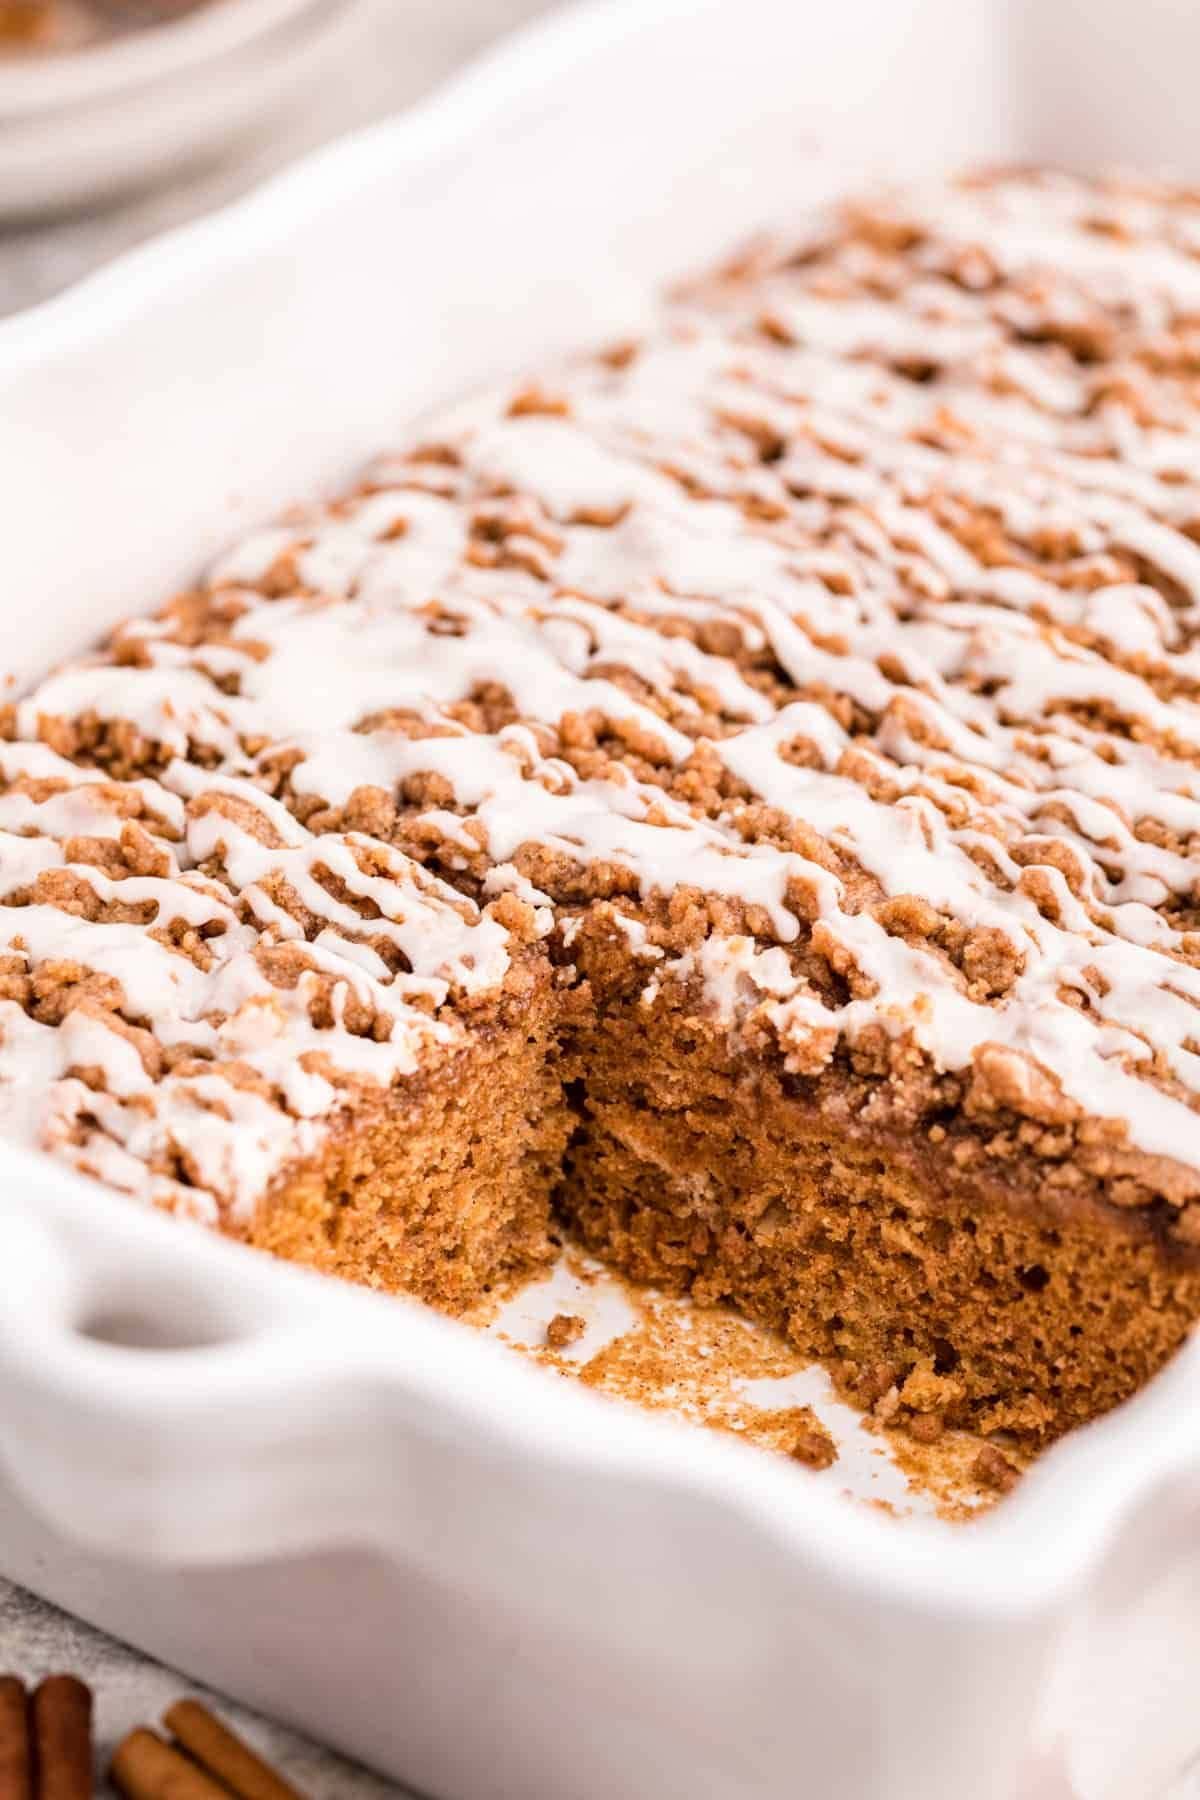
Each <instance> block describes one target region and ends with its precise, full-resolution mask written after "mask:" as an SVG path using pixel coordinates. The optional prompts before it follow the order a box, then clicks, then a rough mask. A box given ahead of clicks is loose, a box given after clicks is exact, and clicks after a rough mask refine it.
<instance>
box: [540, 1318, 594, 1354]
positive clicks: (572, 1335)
mask: <svg viewBox="0 0 1200 1800" xmlns="http://www.w3.org/2000/svg"><path fill="white" fill-rule="evenodd" d="M586 1329H587V1325H586V1322H585V1321H584V1320H583V1319H581V1318H580V1316H579V1314H578V1313H555V1315H554V1317H553V1318H552V1319H551V1321H550V1323H549V1324H548V1325H547V1327H546V1344H547V1346H548V1348H549V1349H551V1350H566V1349H568V1348H569V1346H570V1345H571V1344H577V1343H578V1342H579V1340H580V1338H581V1337H582V1336H583V1334H584V1332H585V1330H586Z"/></svg>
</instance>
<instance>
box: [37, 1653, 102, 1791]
mask: <svg viewBox="0 0 1200 1800" xmlns="http://www.w3.org/2000/svg"><path fill="white" fill-rule="evenodd" d="M31 1710H32V1713H33V1739H34V1745H35V1750H36V1756H37V1778H38V1787H37V1791H38V1800H92V1794H93V1792H94V1791H95V1790H94V1784H93V1779H92V1691H91V1689H90V1688H89V1687H87V1686H86V1685H85V1684H84V1683H83V1682H82V1681H80V1680H79V1679H78V1678H77V1677H76V1676H74V1675H47V1677H46V1679H45V1681H43V1682H42V1683H41V1684H40V1685H39V1686H38V1687H37V1688H36V1689H35V1690H34V1695H33V1703H32V1708H31Z"/></svg>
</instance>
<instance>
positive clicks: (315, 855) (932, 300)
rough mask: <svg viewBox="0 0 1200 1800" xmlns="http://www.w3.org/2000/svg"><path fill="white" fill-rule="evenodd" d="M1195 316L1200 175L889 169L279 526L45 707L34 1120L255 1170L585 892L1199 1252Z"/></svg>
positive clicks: (33, 1006) (751, 996)
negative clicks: (646, 328) (656, 317)
mask: <svg viewBox="0 0 1200 1800" xmlns="http://www.w3.org/2000/svg"><path fill="white" fill-rule="evenodd" d="M1198 318H1200V201H1198V200H1197V198H1196V196H1195V195H1193V194H1191V193H1188V192H1184V191H1180V190H1173V189H1170V188H1168V187H1165V186H1159V185H1150V184H1145V183H1135V182H1124V183H1099V182H1097V183H1085V182H1080V181H1077V180H1074V179H1067V178H1065V177H1060V176H1052V175H1027V174H1021V175H1015V176H1004V177H995V178H986V179H974V180H967V181H963V182H960V183H956V184H951V185H948V186H939V187H937V188H930V189H922V190H916V191H908V192H905V193H902V194H900V195H893V196H884V197H882V198H878V197H877V198H873V199H871V200H869V201H855V202H853V203H849V204H847V205H845V206H842V207H838V208H834V209H830V211H829V212H828V213H827V214H823V215H822V216H821V217H819V218H815V219H813V220H811V221H809V222H808V223H807V225H806V226H805V228H804V230H803V231H801V232H797V233H796V234H795V235H794V236H793V237H792V238H790V239H788V240H786V241H780V242H776V243H774V244H772V245H770V246H762V247H757V248H756V249H755V250H754V251H752V252H750V253H748V254H747V255H746V256H743V257H742V258H740V259H739V260H738V261H737V262H736V263H735V264H731V265H729V266H728V267H726V268H724V269H721V270H719V271H717V273H716V274H714V275H711V276H708V277H706V278H705V279H703V280H701V281H698V282H695V283H692V284H690V285H688V286H687V287H685V288H683V289H681V290H680V291H679V292H678V293H677V294H676V295H674V296H673V297H672V298H671V299H670V300H669V301H668V302H666V303H664V306H663V309H662V313H661V317H660V321H659V323H658V325H657V327H656V328H655V329H654V330H653V331H652V332H651V333H650V334H649V335H648V336H647V337H646V339H645V340H644V341H642V342H640V343H639V344H637V345H633V346H622V347H620V349H619V351H616V352H606V353H603V354H600V355H597V356H593V357H591V358H586V359H582V360H579V361H576V362H573V363H571V364H570V365H568V366H564V367H562V368H559V369H556V370H552V371H549V372H543V373H542V374H541V376H540V377H539V378H538V380H537V381H530V380H524V381H520V382H516V383H513V384H511V385H509V386H508V387H505V388H502V389H500V390H498V391H495V392H492V393H489V394H487V395H484V396H482V397H480V398H478V399H475V400H471V401H469V402H467V403H466V404H464V405H462V406H459V407H457V408H455V409H453V410H451V411H449V412H447V413H445V414H443V415H442V416H440V417H438V418H436V419H432V420H428V421H426V422H424V424H423V425H422V426H420V427H419V428H418V430H417V431H416V432H414V434H413V435H412V437H411V439H410V441H409V442H408V443H407V444H406V445H405V446H404V447H402V448H401V449H400V450H398V451H396V452H394V453H392V454H390V455H388V456H386V457H384V458H383V459H381V460H380V461H379V462H378V463H377V464H376V465H375V466H374V467H373V468H372V470H371V471H370V473H369V475H368V477H367V479H366V480H365V481H364V482H363V483H362V484H361V485H360V486H359V488H357V489H356V490H355V491H354V492H353V493H351V494H349V495H347V496H345V497H343V498H340V499H338V500H335V501H333V502H330V503H328V504H325V505H321V506H314V507H311V508H307V509H304V510H301V511H298V512H297V513H296V514H294V515H293V516H292V517H290V518H288V519H286V520H285V521H283V522H282V523H280V524H279V525H276V526H274V527H272V528H271V529H269V530H266V531H263V532H259V533H257V534H255V535H253V536H252V537H251V538H249V539H248V540H247V541H245V542H244V543H242V544H240V545H239V546H237V547H236V548H235V549H234V550H233V551H231V552H230V553H229V554H228V555H227V556H225V557H224V558H223V559H222V560H221V561H220V562H219V563H218V564H217V566H216V567H215V568H214V569H213V570H212V571H211V573H210V574H209V576H208V578H207V580H206V581H205V582H204V583H203V585H202V586H201V587H200V588H198V589H197V590H196V591H194V592H191V593H188V594H186V595H183V596H181V597H179V598H177V599H176V600H175V601H173V602H172V603H171V604H170V605H168V606H167V607H166V608H165V609H164V610H163V611H162V612H161V613H160V614H159V615H158V616H157V617H155V618H153V619H150V620H133V621H131V622H129V623H127V624H126V625H124V626H123V627H122V628H120V629H119V630H118V631H117V632H116V633H115V634H114V635H113V637H112V639H111V640H110V641H109V643H108V644H107V645H106V646H105V647H104V648H103V650H101V651H100V652H99V653H97V654H96V655H95V656H92V657H90V658H87V659H84V660H80V661H77V662H75V663H72V664H71V665H69V666H68V667H66V668H64V669H62V670H60V671H58V672H57V673H55V674H53V675H51V676H50V677H49V678H48V679H47V680H46V681H45V682H43V683H42V685H41V686H40V687H39V688H38V689H37V690H36V691H35V692H33V693H32V694H30V695H29V696H28V697H27V698H25V699H24V700H22V701H21V702H19V703H18V704H17V706H16V707H15V708H14V709H12V713H11V718H10V720H9V739H10V741H8V742H6V743H4V744H3V745H0V778H2V782H3V787H2V791H0V884H2V888H3V892H2V893H0V900H2V902H3V904H2V906H0V981H2V983H3V989H2V992H3V999H2V1000H0V1030H2V1033H3V1042H2V1044H0V1107H2V1108H3V1123H4V1125H5V1128H7V1129H9V1130H13V1131H18V1132H21V1133H23V1134H24V1135H26V1136H27V1137H32V1139H33V1140H34V1141H36V1142H38V1143H40V1144H42V1145H43V1146H45V1147H49V1148H52V1149H58V1150H60V1151H62V1152H63V1153H64V1154H66V1155H67V1156H68V1157H69V1158H70V1159H71V1160H73V1161H75V1162H76V1163H77V1164H79V1166H81V1167H83V1168H85V1169H88V1170H90V1171H91V1172H93V1173H96V1174H98V1175H101V1176H102V1177H103V1178H104V1179H106V1180H108V1181H110V1182H114V1183H115V1184H116V1185H118V1186H121V1187H124V1188H127V1189H129V1190H130V1191H132V1192H136V1193H140V1194H143V1195H144V1196H146V1197H148V1198H151V1199H154V1200H156V1201H159V1202H160V1203H165V1204H175V1205H181V1206H186V1207H189V1208H191V1209H195V1210H200V1211H201V1212H208V1213H213V1214H219V1215H221V1216H225V1215H226V1214H227V1213H229V1212H231V1211H232V1212H233V1213H234V1214H236V1213H237V1212H238V1211H239V1210H240V1211H241V1212H242V1213H243V1214H244V1212H245V1210H246V1209H247V1208H252V1207H253V1204H254V1201H255V1199H256V1197H257V1196H258V1195H259V1194H260V1193H261V1192H262V1191H263V1189H264V1187H265V1185H266V1184H267V1183H268V1182H269V1181H270V1180H271V1179H272V1177H273V1175H274V1174H275V1173H276V1172H277V1171H278V1170H279V1169H280V1168H282V1167H284V1166H285V1165H286V1164H287V1163H288V1162H289V1161H290V1160H294V1159H295V1157H296V1156H297V1155H300V1154H303V1153H305V1151H306V1149H307V1148H308V1147H311V1145H312V1144H313V1143H315V1141H316V1140H317V1139H318V1138H319V1136H320V1134H321V1132H322V1131H324V1130H326V1129H327V1128H328V1123H329V1121H330V1119H331V1118H332V1117H333V1116H335V1115H336V1113H337V1110H338V1108H339V1107H340V1106H341V1105H342V1104H343V1103H344V1099H345V1094H346V1091H347V1087H348V1085H349V1086H353V1084H355V1083H361V1082H373V1083H382V1084H388V1083H391V1082H393V1081H396V1080H399V1079H404V1078H405V1077H406V1076H407V1075H409V1074H410V1073H411V1072H412V1071H413V1070H414V1069H415V1068H417V1067H418V1066H419V1065H420V1063H421V1062H422V1060H423V1059H425V1058H427V1057H429V1056H431V1055H436V1054H439V1053H446V1052H447V1051H448V1049H450V1048H452V1046H453V1044H454V1042H455V1041H456V1034H459V1033H461V1032H462V1031H463V1030H464V1029H465V1028H466V1023H467V1022H468V1021H469V1020H470V1019H471V1018H472V1017H473V1016H476V1015H477V1014H478V1011H479V1009H480V1008H481V1007H483V1006H486V1005H487V1004H488V1003H489V1002H490V1001H491V1000H493V999H494V998H495V996H496V995H497V994H499V993H501V992H502V991H504V990H505V989H506V986H507V987H511V986H512V984H518V985H519V983H520V980H521V978H522V969H523V967H524V962H523V959H524V958H525V957H526V956H527V955H529V954H530V953H531V952H532V949H533V947H535V946H537V945H538V944H545V945H546V946H547V948H548V950H550V951H552V952H553V954H554V955H555V956H556V957H557V958H558V959H559V961H560V963H561V964H562V965H563V966H568V965H569V960H570V945H571V941H572V934H573V933H574V932H576V931H577V930H578V929H579V926H580V922H581V919H582V917H583V915H584V914H585V912H587V911H589V910H590V911H592V912H594V911H595V910H596V909H597V908H601V907H602V908H604V909H606V913H607V916H608V917H609V918H610V919H611V920H612V921H613V928H614V929H616V930H619V931H620V932H622V933H623V934H624V937H625V941H626V947H627V951H628V955H629V956H630V958H631V959H633V960H634V961H636V962H637V964H638V965H639V967H641V968H642V969H643V970H644V976H645V984H646V985H645V993H646V998H647V1001H648V1002H652V1001H653V999H654V998H655V996H656V995H657V994H658V993H659V992H661V990H662V988H663V986H664V984H668V983H685V984H687V985H688V986H689V988H690V989H692V990H694V991H695V993H696V995H697V1003H698V1004H700V1005H701V1006H703V1008H704V1009H705V1010H706V1012H707V1013H708V1014H709V1015H710V1016H713V1017H716V1018H718V1019H721V1020H723V1021H726V1022H727V1023H728V1025H729V1028H730V1029H731V1030H734V1031H737V1032H739V1033H743V1034H745V1035H746V1038H747V1041H748V1042H762V1041H765V1040H766V1039H769V1040H770V1041H771V1042H772V1043H773V1044H774V1045H776V1046H777V1047H778V1050H779V1052H780V1054H782V1056H783V1057H784V1058H785V1059H786V1060H787V1064H788V1067H789V1068H790V1069H791V1070H793V1071H794V1072H795V1073H796V1074H797V1075H798V1076H800V1077H806V1078H812V1077H817V1076H819V1075H820V1074H821V1073H822V1072H823V1071H828V1070H830V1069H832V1068H835V1067H837V1066H838V1064H839V1062H843V1063H848V1064H849V1066H852V1067H853V1068H854V1069H855V1070H856V1071H858V1072H859V1073H860V1074H862V1073H864V1072H865V1074H866V1075H868V1076H869V1077H870V1078H871V1079H872V1080H877V1081H878V1082H879V1083H881V1084H890V1086H891V1087H892V1088H893V1089H895V1088H897V1087H901V1086H903V1084H905V1083H906V1082H917V1081H918V1080H922V1081H927V1078H928V1076H929V1074H930V1073H931V1072H932V1074H934V1075H935V1076H936V1077H938V1079H939V1080H940V1081H942V1086H941V1087H940V1088H939V1089H938V1105H939V1106H940V1107H941V1108H942V1109H943V1112H944V1111H945V1110H946V1108H947V1107H950V1108H953V1109H957V1111H958V1113H959V1114H961V1116H963V1117H965V1118H968V1119H971V1120H974V1121H976V1122H977V1123H978V1125H979V1128H980V1129H984V1128H986V1129H999V1128H1000V1127H1001V1126H1002V1127H1003V1128H1004V1129H1005V1130H1010V1131H1011V1132H1012V1133H1013V1134H1014V1141H1015V1142H1018V1143H1019V1144H1020V1146H1021V1148H1022V1150H1023V1152H1024V1153H1026V1154H1031V1155H1035V1156H1044V1157H1047V1158H1051V1159H1058V1160H1059V1161H1060V1162H1064V1164H1065V1160H1066V1158H1067V1156H1068V1154H1070V1155H1071V1156H1074V1157H1076V1158H1081V1159H1082V1162H1083V1165H1084V1166H1085V1167H1086V1168H1087V1169H1088V1171H1089V1172H1090V1174H1091V1176H1092V1177H1094V1178H1097V1179H1101V1180H1103V1182H1104V1183H1105V1192H1106V1195H1107V1197H1108V1198H1109V1199H1111V1200H1112V1202H1113V1203H1114V1204H1117V1205H1142V1204H1146V1203H1148V1202H1149V1201H1151V1200H1153V1201H1155V1202H1159V1203H1161V1202H1164V1201H1165V1202H1166V1203H1167V1204H1168V1205H1169V1207H1170V1208H1171V1209H1172V1229H1173V1230H1174V1231H1175V1232H1176V1233H1177V1234H1178V1235H1179V1236H1180V1237H1181V1238H1183V1239H1184V1240H1186V1241H1189V1242H1194V1243H1200V1207H1197V1206H1196V1205H1194V1204H1193V1203H1195V1202H1197V1201H1198V1200H1200V1156H1198V1155H1197V1152H1196V1148H1195V1145H1196V1126H1197V1118H1196V1114H1197V1111H1198V1109H1200V1010H1198V1008H1200V889H1198V886H1197V870H1198V867H1200V865H1198V860H1197V858H1198V854H1200V654H1198V650H1197V638H1198V637H1200V486H1198V484H1200V437H1198V436H1197V433H1196V429H1195V422H1196V418H1197V408H1198V406H1200V327H1198V326H1197V323H1196V321H1197V319H1198ZM925 1124H926V1126H927V1128H928V1129H930V1130H931V1131H935V1130H943V1131H944V1126H943V1125H939V1124H938V1122H937V1118H936V1117H935V1118H931V1119H927V1120H926V1121H925ZM1064 1179H1067V1177H1066V1176H1064ZM935 1411H936V1409H932V1412H935ZM932 1412H931V1416H932Z"/></svg>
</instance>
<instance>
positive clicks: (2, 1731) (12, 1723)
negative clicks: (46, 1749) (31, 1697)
mask: <svg viewBox="0 0 1200 1800" xmlns="http://www.w3.org/2000/svg"><path fill="white" fill-rule="evenodd" d="M0 1800H33V1757H32V1754H31V1745H30V1742H29V1710H28V1706H27V1704H26V1697H25V1683H24V1682H23V1681H21V1680H19V1679H18V1678H17V1676H15V1675H0Z"/></svg>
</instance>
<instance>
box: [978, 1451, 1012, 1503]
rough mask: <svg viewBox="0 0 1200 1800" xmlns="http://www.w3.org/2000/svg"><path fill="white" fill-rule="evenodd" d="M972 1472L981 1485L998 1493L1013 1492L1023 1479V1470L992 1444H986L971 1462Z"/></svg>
mask: <svg viewBox="0 0 1200 1800" xmlns="http://www.w3.org/2000/svg"><path fill="white" fill-rule="evenodd" d="M971 1474H972V1476H973V1477H974V1479H975V1480H976V1481H977V1482H978V1483H979V1485H980V1487H984V1488H991V1489H992V1490H993V1492H995V1493H998V1494H1007V1493H1011V1491H1012V1489H1013V1488H1014V1487H1015V1486H1016V1485H1017V1482H1018V1481H1019V1480H1020V1479H1021V1471H1020V1470H1019V1469H1018V1468H1017V1467H1016V1466H1015V1465H1014V1464H1013V1463H1011V1462H1009V1460H1008V1458H1007V1457H1006V1456H1004V1455H1003V1454H1002V1453H1001V1452H1000V1451H999V1450H997V1449H996V1448H995V1446H994V1445H992V1444H985V1445H984V1446H983V1449H982V1450H981V1451H980V1452H979V1455H978V1456H977V1457H976V1458H975V1460H974V1462H973V1463H972V1464H971Z"/></svg>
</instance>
